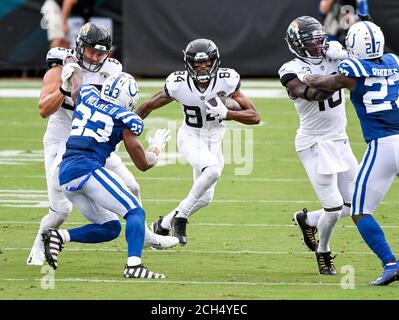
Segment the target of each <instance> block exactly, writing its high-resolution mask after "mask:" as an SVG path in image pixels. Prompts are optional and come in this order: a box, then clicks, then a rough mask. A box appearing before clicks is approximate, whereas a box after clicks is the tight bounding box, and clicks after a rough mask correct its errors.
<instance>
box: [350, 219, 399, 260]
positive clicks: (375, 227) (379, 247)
mask: <svg viewBox="0 0 399 320" xmlns="http://www.w3.org/2000/svg"><path fill="white" fill-rule="evenodd" d="M357 229H358V230H359V232H360V234H361V235H362V237H363V240H364V241H365V242H366V243H367V245H368V246H369V248H370V249H371V250H373V251H374V253H375V254H376V255H377V256H378V258H380V260H381V261H382V263H383V264H384V265H386V264H387V263H388V262H390V261H395V260H396V258H395V256H394V255H393V253H392V251H391V248H390V247H389V245H388V242H387V241H386V240H385V236H384V231H382V229H381V227H380V225H379V224H378V223H377V221H375V220H374V218H373V216H372V215H365V216H364V217H363V218H361V219H359V220H358V222H357Z"/></svg>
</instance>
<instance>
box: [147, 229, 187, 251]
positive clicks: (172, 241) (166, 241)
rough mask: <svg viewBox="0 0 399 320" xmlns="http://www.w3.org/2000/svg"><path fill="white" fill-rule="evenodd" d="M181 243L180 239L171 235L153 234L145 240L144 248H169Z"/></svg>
mask: <svg viewBox="0 0 399 320" xmlns="http://www.w3.org/2000/svg"><path fill="white" fill-rule="evenodd" d="M178 244H179V239H178V238H176V237H171V236H161V235H159V234H155V233H153V234H151V236H150V237H147V238H146V239H145V240H144V248H147V247H152V248H154V249H156V250H162V249H168V248H172V247H175V246H177V245H178Z"/></svg>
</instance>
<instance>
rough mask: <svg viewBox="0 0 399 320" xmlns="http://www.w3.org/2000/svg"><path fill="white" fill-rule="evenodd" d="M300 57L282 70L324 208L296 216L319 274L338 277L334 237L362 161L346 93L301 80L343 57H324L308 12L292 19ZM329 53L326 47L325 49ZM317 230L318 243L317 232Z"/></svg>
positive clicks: (291, 35) (290, 32)
mask: <svg viewBox="0 0 399 320" xmlns="http://www.w3.org/2000/svg"><path fill="white" fill-rule="evenodd" d="M285 39H286V41H287V44H288V47H289V49H290V50H291V51H292V52H293V53H294V54H295V55H296V56H297V57H296V58H295V59H293V60H291V61H289V62H287V63H285V64H284V65H283V66H282V67H281V68H280V70H279V76H280V80H281V83H282V84H283V86H285V87H286V88H287V92H288V95H289V97H290V98H291V99H292V100H293V101H294V104H295V108H296V110H297V112H298V115H299V119H300V126H299V129H298V130H297V134H296V138H295V150H296V152H297V154H298V156H299V158H300V160H301V162H302V164H303V166H304V168H305V170H306V173H307V175H308V177H309V180H310V182H311V184H312V186H313V189H314V190H315V192H316V194H317V196H318V198H319V200H320V202H321V204H322V206H323V208H322V209H320V210H317V211H313V212H307V210H306V209H303V211H299V212H296V213H295V214H294V221H295V222H296V224H297V225H298V226H299V227H300V229H301V232H302V238H303V240H304V243H305V245H306V246H307V247H308V248H309V250H311V251H315V254H316V260H317V263H318V267H319V273H320V274H322V275H335V274H336V270H335V267H334V264H333V261H332V259H333V258H332V256H331V250H330V239H331V235H332V232H333V229H334V226H335V224H336V221H337V220H338V218H339V217H341V218H342V217H344V216H349V214H350V206H351V205H350V204H351V197H352V192H353V185H354V178H355V176H356V171H357V168H358V162H357V160H356V158H355V156H354V155H353V152H352V149H351V147H350V145H349V140H348V136H347V134H346V131H345V128H346V114H345V96H344V93H343V90H337V91H335V92H330V91H324V90H317V89H314V88H310V87H309V86H306V85H305V84H304V83H302V82H301V81H300V79H298V77H299V75H301V74H303V73H317V74H325V75H329V74H332V73H335V72H336V71H337V67H338V64H339V62H340V61H339V60H332V59H329V58H327V57H326V55H325V52H326V33H325V30H324V27H323V26H322V25H321V24H320V23H319V22H318V21H317V20H316V19H314V18H312V17H309V16H303V17H299V18H297V19H295V20H293V21H292V22H291V24H290V25H289V27H288V29H287V33H286V37H285ZM327 52H328V49H327ZM317 230H318V231H319V243H317V241H316V237H315V233H316V231H317Z"/></svg>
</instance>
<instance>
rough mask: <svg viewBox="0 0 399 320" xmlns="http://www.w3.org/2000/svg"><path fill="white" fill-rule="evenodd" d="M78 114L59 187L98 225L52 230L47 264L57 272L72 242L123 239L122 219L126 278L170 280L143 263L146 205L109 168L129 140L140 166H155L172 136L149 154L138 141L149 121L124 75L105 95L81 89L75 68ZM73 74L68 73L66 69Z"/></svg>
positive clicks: (160, 134) (46, 238)
mask: <svg viewBox="0 0 399 320" xmlns="http://www.w3.org/2000/svg"><path fill="white" fill-rule="evenodd" d="M70 66H71V67H73V68H74V74H73V76H72V79H71V86H72V98H73V100H74V102H75V105H76V108H75V110H74V113H73V119H72V124H71V133H70V135H69V138H68V141H67V144H66V151H65V154H64V156H63V160H62V162H61V164H60V170H59V182H60V186H61V189H62V191H63V192H64V194H65V196H66V197H67V198H68V199H69V200H70V201H71V202H72V203H73V204H74V206H75V207H76V208H78V210H79V211H80V212H81V213H82V214H83V215H84V216H85V217H86V218H87V219H88V220H89V221H91V222H92V224H87V225H84V226H82V227H79V228H73V229H69V230H61V229H56V228H50V229H48V231H45V232H44V233H43V242H44V247H45V256H46V260H47V262H48V263H49V264H50V265H51V266H52V267H53V268H54V269H56V268H57V267H58V255H59V253H60V252H61V250H62V248H63V245H64V244H65V243H66V242H82V243H100V242H105V241H111V240H113V239H115V238H116V237H118V236H119V233H120V231H121V224H120V222H119V219H118V216H121V217H123V218H124V219H125V220H126V241H127V246H128V258H127V264H126V267H125V270H124V276H125V277H126V278H164V277H165V276H164V275H163V274H159V273H154V272H152V271H149V270H148V269H147V268H146V267H144V266H143V265H142V263H141V253H142V250H143V245H144V234H145V229H144V228H145V226H144V223H145V212H144V209H143V208H142V206H141V204H140V200H139V199H138V197H136V196H135V195H134V194H133V193H132V192H131V191H130V190H129V188H128V187H127V186H126V184H125V183H124V181H123V180H122V179H121V178H120V177H119V176H118V175H117V174H115V173H114V172H113V171H111V170H109V169H107V168H105V162H106V159H107V158H108V157H109V155H110V154H111V153H112V152H113V151H114V150H115V148H116V146H117V144H118V143H119V142H120V141H121V140H123V142H124V144H125V147H126V150H127V152H128V153H129V155H130V157H131V159H132V160H133V162H134V164H135V165H136V167H137V168H138V169H140V170H142V171H146V170H147V169H149V168H151V167H153V166H154V165H155V164H156V162H157V160H158V157H159V154H160V153H161V151H162V150H163V148H164V146H165V144H166V142H167V141H168V140H169V138H170V135H169V131H168V130H166V129H162V130H158V131H157V132H156V134H155V136H154V138H153V139H152V140H151V143H150V146H149V149H148V150H147V151H144V149H143V146H142V145H141V143H140V142H139V140H138V138H137V136H139V135H140V134H141V132H142V131H143V127H144V124H143V121H142V120H141V118H140V117H139V116H138V115H137V114H135V113H134V112H132V110H133V109H134V108H135V106H136V103H137V101H138V97H139V90H138V87H137V83H136V81H135V80H134V78H133V77H132V76H131V75H129V74H127V73H124V72H118V73H115V74H113V75H111V76H110V77H108V78H107V79H106V80H105V82H104V84H103V86H102V89H101V93H100V91H99V90H98V89H97V88H96V87H95V86H93V85H83V86H80V84H81V77H80V76H79V73H80V71H79V69H80V67H79V65H77V64H74V63H71V64H70ZM65 70H67V69H65Z"/></svg>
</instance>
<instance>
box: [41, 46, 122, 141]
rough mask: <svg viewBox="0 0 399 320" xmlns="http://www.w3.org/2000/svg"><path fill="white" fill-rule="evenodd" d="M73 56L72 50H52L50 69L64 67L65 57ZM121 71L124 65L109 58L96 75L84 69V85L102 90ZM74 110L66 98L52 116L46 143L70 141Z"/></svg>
mask: <svg viewBox="0 0 399 320" xmlns="http://www.w3.org/2000/svg"><path fill="white" fill-rule="evenodd" d="M71 54H74V51H73V50H72V49H65V48H52V49H50V50H49V52H48V53H47V58H46V61H47V65H48V67H49V68H52V67H53V66H55V65H61V66H63V64H64V60H65V57H66V56H67V55H71ZM120 71H122V64H121V63H120V62H119V61H118V60H116V59H113V58H107V59H106V61H105V62H104V64H103V66H102V67H101V69H100V70H99V71H97V72H95V73H94V72H90V71H88V70H86V69H84V68H82V76H83V79H82V84H83V85H84V84H92V85H95V86H96V87H97V88H98V89H101V86H102V84H103V82H104V81H105V79H106V78H107V77H108V76H109V75H111V74H113V73H115V72H120ZM74 108H75V107H74V103H73V101H72V99H71V98H70V97H65V99H64V101H63V102H62V104H61V107H60V108H59V109H58V110H57V111H56V112H54V113H53V114H52V115H51V116H50V119H49V121H48V124H47V130H46V133H45V135H44V140H45V141H49V142H52V141H54V140H56V141H59V140H62V141H67V140H68V137H69V132H70V126H71V122H72V114H73V110H74Z"/></svg>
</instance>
